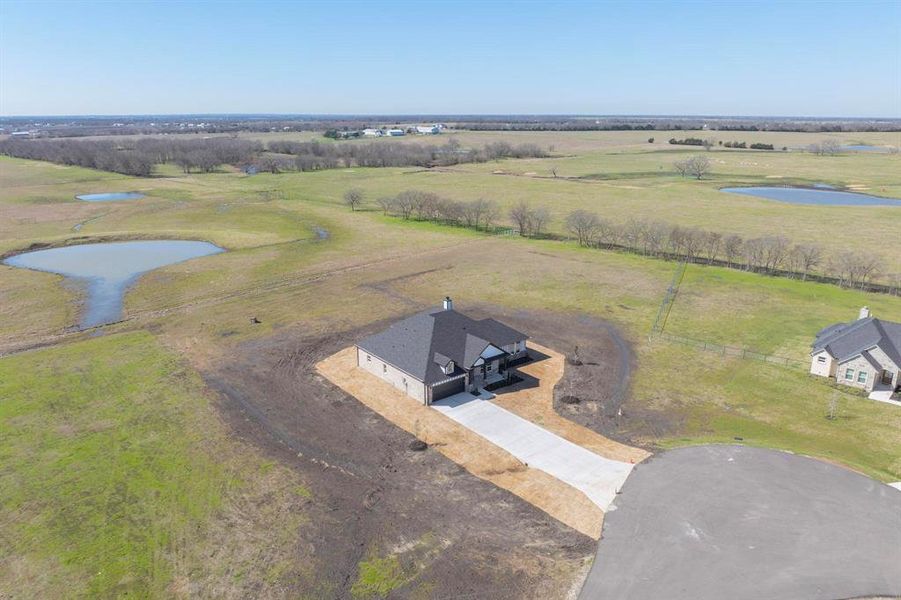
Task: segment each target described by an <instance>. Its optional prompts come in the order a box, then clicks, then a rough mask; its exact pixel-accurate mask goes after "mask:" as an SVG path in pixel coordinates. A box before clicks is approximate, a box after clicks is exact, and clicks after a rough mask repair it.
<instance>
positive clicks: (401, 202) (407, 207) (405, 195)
mask: <svg viewBox="0 0 901 600" xmlns="http://www.w3.org/2000/svg"><path fill="white" fill-rule="evenodd" d="M416 196H417V192H415V191H412V190H408V191H406V192H401V193H399V194H398V195H397V198H395V199H394V203H393V205H394V208H395V209H396V210H397V211H398V212H399V213H400V216H401V217H403V218H404V220H407V219H409V218H410V215H411V214H412V213H413V204H414V199H415V198H416Z"/></svg>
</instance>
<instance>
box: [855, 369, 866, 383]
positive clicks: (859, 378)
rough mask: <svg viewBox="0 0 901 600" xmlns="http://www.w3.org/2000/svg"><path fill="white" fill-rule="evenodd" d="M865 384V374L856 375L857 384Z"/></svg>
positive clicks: (861, 372) (862, 372)
mask: <svg viewBox="0 0 901 600" xmlns="http://www.w3.org/2000/svg"><path fill="white" fill-rule="evenodd" d="M866 382H867V372H866V371H860V372H858V373H857V383H866Z"/></svg>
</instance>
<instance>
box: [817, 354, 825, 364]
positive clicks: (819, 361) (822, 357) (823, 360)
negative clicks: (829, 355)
mask: <svg viewBox="0 0 901 600" xmlns="http://www.w3.org/2000/svg"><path fill="white" fill-rule="evenodd" d="M817 362H818V363H820V364H823V363H825V362H826V357H825V356H818V357H817Z"/></svg>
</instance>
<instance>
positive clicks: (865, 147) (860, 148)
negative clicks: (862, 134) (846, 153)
mask: <svg viewBox="0 0 901 600" xmlns="http://www.w3.org/2000/svg"><path fill="white" fill-rule="evenodd" d="M842 148H843V149H844V150H853V151H855V152H887V151H888V148H886V147H885V146H871V145H869V144H851V145H850V146H842Z"/></svg>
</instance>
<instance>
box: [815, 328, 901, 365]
mask: <svg viewBox="0 0 901 600" xmlns="http://www.w3.org/2000/svg"><path fill="white" fill-rule="evenodd" d="M874 347H878V348H879V349H880V350H882V351H883V352H885V353H886V354H887V355H888V357H889V358H890V359H891V360H892V362H894V363H895V364H896V365H898V366H901V323H894V322H892V321H883V320H881V319H876V318H874V317H867V318H865V319H858V320H857V321H853V322H851V323H836V324H835V325H830V326H829V327H826V328H825V329H823V330H822V331H820V332H819V333H818V334H817V337H816V340H815V341H814V343H813V351H812V354H816V353H818V352H822V351H823V350H825V351H826V352H828V353H829V354H830V355H831V356H832V357H834V358H835V359H836V360H837V361H838V362H839V363H842V362H845V361H847V360H850V359H852V358H855V357H857V356H860V355H861V354H863V353H864V351H866V350H870V349H871V348H874ZM864 358H866V359H867V360H868V361H869V362H871V364H872V362H873V361H875V359H873V357H872V356H869V354H867V356H865V357H864ZM876 368H881V367H876Z"/></svg>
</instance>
